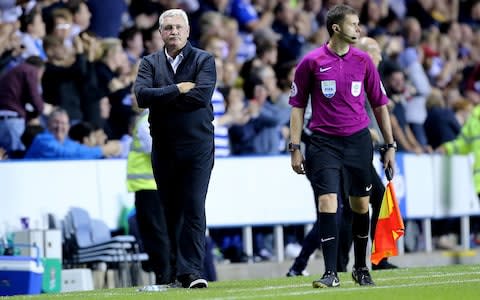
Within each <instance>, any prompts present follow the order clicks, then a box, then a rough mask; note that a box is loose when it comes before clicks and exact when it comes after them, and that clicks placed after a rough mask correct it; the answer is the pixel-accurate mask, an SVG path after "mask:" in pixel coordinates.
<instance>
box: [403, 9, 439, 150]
mask: <svg viewBox="0 0 480 300" xmlns="http://www.w3.org/2000/svg"><path fill="white" fill-rule="evenodd" d="M404 31H405V43H406V46H405V49H404V51H403V52H402V53H400V55H399V57H398V63H399V65H400V67H401V68H403V69H404V70H405V75H406V77H407V79H408V80H409V81H410V82H411V83H412V84H413V86H414V87H415V93H413V94H412V95H411V96H412V97H411V98H410V99H409V100H408V101H407V102H406V103H405V114H406V118H407V122H408V124H409V125H410V129H411V130H412V132H413V134H414V135H415V138H416V139H417V141H418V142H419V143H420V145H421V146H422V147H424V148H425V147H427V145H428V144H427V137H426V135H425V130H424V129H423V123H424V122H425V119H426V118H427V108H426V106H425V103H426V102H427V96H428V95H429V94H430V89H431V87H430V82H429V81H428V76H427V74H426V73H425V70H424V69H423V67H422V64H421V62H420V60H421V59H420V57H421V56H420V54H421V49H420V48H421V47H420V40H421V36H422V28H421V27H420V23H419V21H418V20H417V19H414V18H407V19H406V20H405V23H404Z"/></svg>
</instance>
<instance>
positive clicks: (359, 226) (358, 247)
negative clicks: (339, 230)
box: [352, 211, 369, 269]
mask: <svg viewBox="0 0 480 300" xmlns="http://www.w3.org/2000/svg"><path fill="white" fill-rule="evenodd" d="M368 229H369V214H368V211H367V212H366V213H364V214H358V213H356V212H353V220H352V235H353V249H354V253H355V265H354V267H355V269H358V268H362V267H366V266H367V264H366V256H367V243H368Z"/></svg>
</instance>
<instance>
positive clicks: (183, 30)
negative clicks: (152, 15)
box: [160, 16, 190, 51]
mask: <svg viewBox="0 0 480 300" xmlns="http://www.w3.org/2000/svg"><path fill="white" fill-rule="evenodd" d="M160 34H161V35H162V39H163V41H164V42H165V47H166V48H167V50H169V51H172V50H173V51H175V50H180V49H182V48H183V47H184V46H185V44H186V43H187V39H188V35H189V34H190V27H188V26H187V24H186V22H185V20H184V19H183V18H182V17H181V16H173V17H166V18H165V19H164V20H163V26H161V28H160Z"/></svg>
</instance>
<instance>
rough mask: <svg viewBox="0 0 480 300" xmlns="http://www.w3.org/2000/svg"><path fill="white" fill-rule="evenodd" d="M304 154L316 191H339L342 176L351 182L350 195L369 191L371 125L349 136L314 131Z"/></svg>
mask: <svg viewBox="0 0 480 300" xmlns="http://www.w3.org/2000/svg"><path fill="white" fill-rule="evenodd" d="M305 156H306V157H305V159H306V172H307V175H308V178H309V179H310V183H311V185H312V188H313V190H314V192H315V194H316V195H318V196H320V195H324V194H330V193H335V194H336V193H337V192H338V191H339V185H340V182H341V180H340V179H341V178H340V177H341V176H346V177H347V178H344V180H345V181H346V182H349V183H350V184H349V185H350V189H349V191H348V193H349V195H350V196H354V197H363V196H368V195H370V190H371V188H372V177H371V168H372V160H373V146H372V139H371V137H370V132H369V130H368V128H365V129H362V130H360V131H359V132H357V133H355V134H353V135H350V136H333V135H328V134H325V133H321V132H315V133H314V134H313V135H312V136H311V137H310V141H309V143H308V145H307V148H306V154H305ZM342 188H343V187H342Z"/></svg>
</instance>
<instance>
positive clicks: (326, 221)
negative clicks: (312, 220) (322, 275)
mask: <svg viewBox="0 0 480 300" xmlns="http://www.w3.org/2000/svg"><path fill="white" fill-rule="evenodd" d="M319 218H320V219H319V225H320V226H319V227H320V228H319V229H320V239H321V242H322V252H323V259H324V262H325V271H331V272H333V273H335V274H337V248H338V229H337V214H335V213H319Z"/></svg>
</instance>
